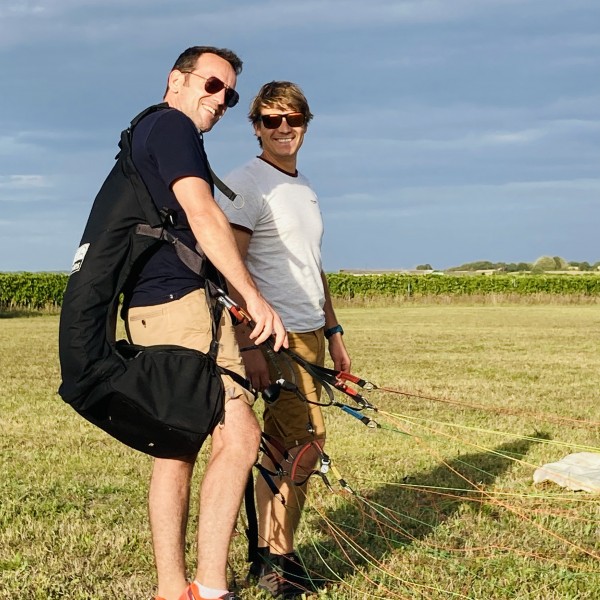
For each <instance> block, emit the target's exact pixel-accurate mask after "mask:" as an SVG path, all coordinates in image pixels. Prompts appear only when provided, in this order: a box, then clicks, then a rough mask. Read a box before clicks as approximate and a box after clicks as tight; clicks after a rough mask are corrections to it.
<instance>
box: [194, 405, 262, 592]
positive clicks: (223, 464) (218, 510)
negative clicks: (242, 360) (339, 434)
mask: <svg viewBox="0 0 600 600" xmlns="http://www.w3.org/2000/svg"><path fill="white" fill-rule="evenodd" d="M259 443H260V427H259V425H258V421H257V420H256V417H255V415H254V412H253V411H252V409H251V408H250V406H248V404H246V403H245V402H244V401H243V400H241V399H233V400H229V401H228V402H227V404H226V405H225V424H224V425H223V426H217V427H216V429H215V430H214V432H213V436H212V450H211V457H210V460H209V462H208V465H207V467H206V472H205V475H204V478H203V480H202V489H201V492H200V516H199V520H198V570H197V572H196V579H197V580H198V581H199V582H200V583H202V584H203V585H205V586H207V587H210V588H215V589H227V556H228V552H229V543H230V541H231V534H232V533H233V529H234V527H235V522H236V519H237V515H238V512H239V509H240V505H241V503H242V497H243V495H244V489H245V487H246V482H247V481H248V475H249V473H250V469H251V468H252V465H253V464H254V462H255V461H256V455H257V453H258V445H259Z"/></svg>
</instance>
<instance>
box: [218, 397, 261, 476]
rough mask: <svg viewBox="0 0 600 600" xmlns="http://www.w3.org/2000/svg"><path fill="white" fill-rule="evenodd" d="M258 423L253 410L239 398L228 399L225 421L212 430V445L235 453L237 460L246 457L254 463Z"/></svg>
mask: <svg viewBox="0 0 600 600" xmlns="http://www.w3.org/2000/svg"><path fill="white" fill-rule="evenodd" d="M260 434H261V431H260V425H259V424H258V420H257V419H256V416H255V414H254V412H253V410H252V409H251V408H250V406H248V404H246V403H245V402H244V401H243V400H241V399H233V400H229V401H228V402H227V404H226V405H225V421H224V423H222V424H221V425H217V427H216V429H215V431H214V432H213V447H214V446H217V449H219V450H220V451H224V452H227V453H228V454H233V455H236V456H237V457H239V458H238V460H240V459H241V460H243V459H244V457H246V456H247V457H248V460H249V461H250V464H251V465H252V464H254V461H255V460H256V455H257V453H258V447H259V445H260Z"/></svg>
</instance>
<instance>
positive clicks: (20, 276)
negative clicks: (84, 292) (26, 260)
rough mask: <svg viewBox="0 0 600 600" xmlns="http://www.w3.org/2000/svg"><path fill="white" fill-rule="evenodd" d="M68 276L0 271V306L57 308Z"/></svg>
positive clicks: (37, 308) (60, 302)
mask: <svg viewBox="0 0 600 600" xmlns="http://www.w3.org/2000/svg"><path fill="white" fill-rule="evenodd" d="M68 277H69V276H68V275H66V274H64V273H0V308H18V309H35V310H39V309H51V308H54V309H56V308H59V307H60V306H61V304H62V300H63V294H64V291H65V287H66V285H67V279H68Z"/></svg>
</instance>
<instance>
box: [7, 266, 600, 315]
mask: <svg viewBox="0 0 600 600" xmlns="http://www.w3.org/2000/svg"><path fill="white" fill-rule="evenodd" d="M67 279H68V275H66V274H64V273H0V308H18V309H46V308H58V307H60V305H61V304H62V298H63V293H64V290H65V287H66V285H67ZM327 280H328V283H329V289H330V291H331V294H332V296H334V297H338V298H372V297H376V296H384V297H393V296H405V297H406V296H409V297H410V296H440V295H444V296H468V295H488V294H518V295H532V294H550V295H562V296H599V295H600V275H530V274H529V275H527V274H525V275H523V274H520V275H433V274H432V275H412V274H384V275H352V274H350V273H331V274H329V275H328V276H327Z"/></svg>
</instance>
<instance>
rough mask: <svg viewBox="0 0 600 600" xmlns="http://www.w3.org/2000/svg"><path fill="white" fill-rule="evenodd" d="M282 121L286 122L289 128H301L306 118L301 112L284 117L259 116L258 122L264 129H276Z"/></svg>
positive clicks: (287, 114)
mask: <svg viewBox="0 0 600 600" xmlns="http://www.w3.org/2000/svg"><path fill="white" fill-rule="evenodd" d="M283 119H285V120H286V121H287V124H288V125H289V126H290V127H302V126H303V125H304V123H305V122H306V118H305V117H304V114H303V113H301V112H291V113H286V114H285V115H260V120H261V121H262V124H263V125H264V126H265V129H277V128H278V127H279V126H280V125H281V123H282V122H283Z"/></svg>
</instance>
